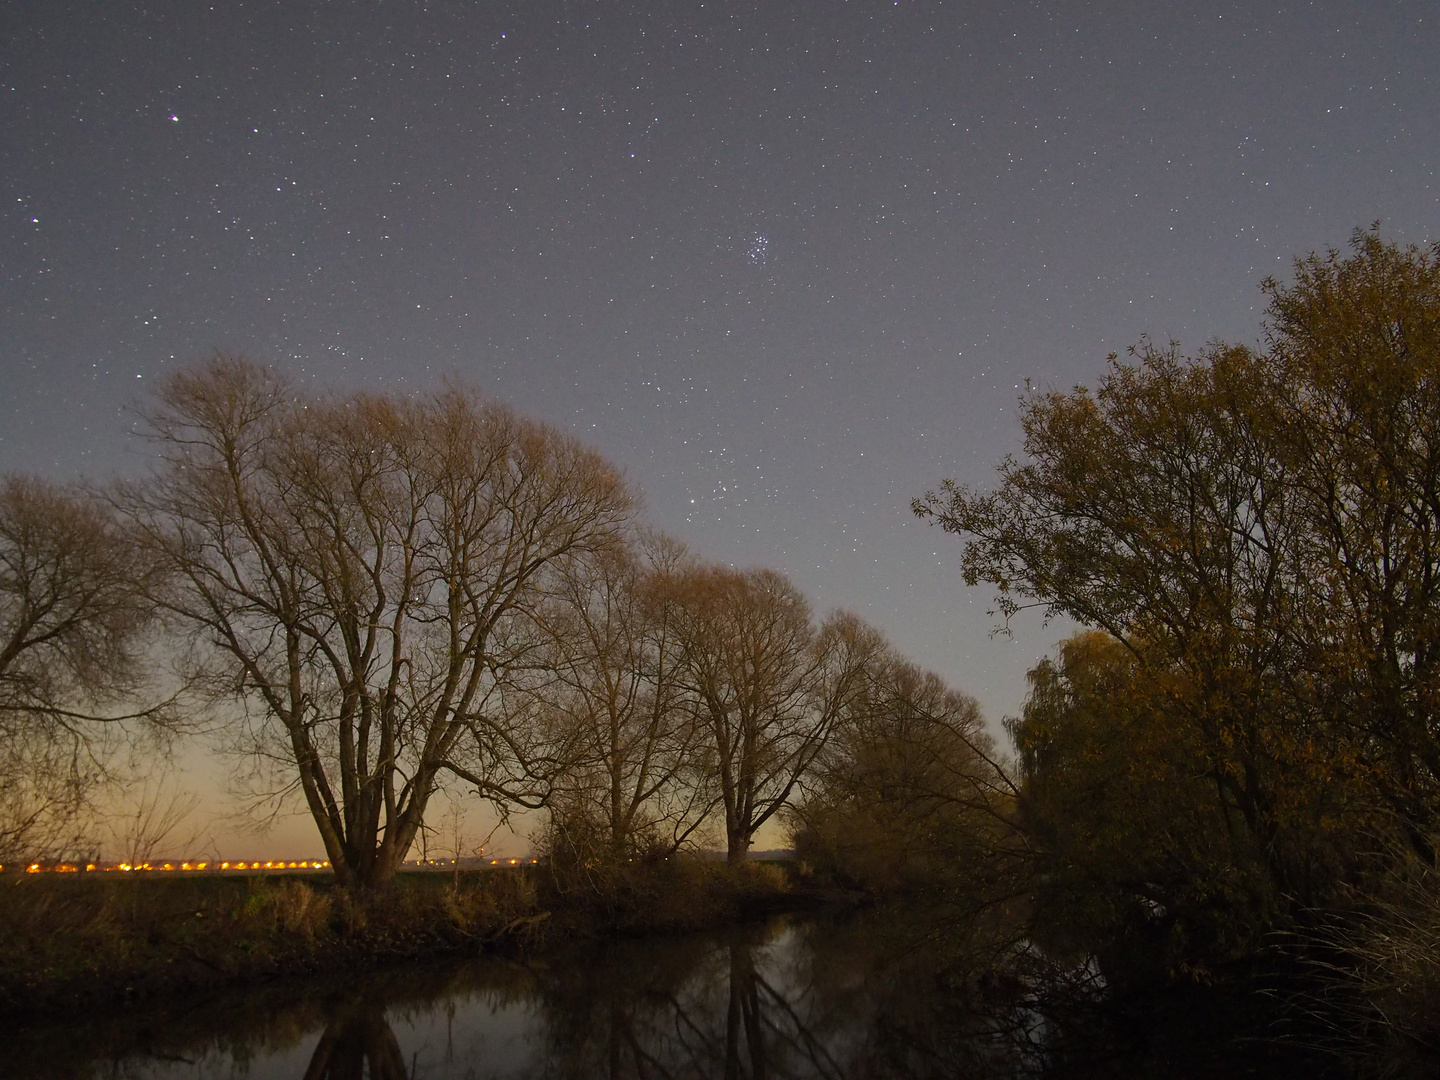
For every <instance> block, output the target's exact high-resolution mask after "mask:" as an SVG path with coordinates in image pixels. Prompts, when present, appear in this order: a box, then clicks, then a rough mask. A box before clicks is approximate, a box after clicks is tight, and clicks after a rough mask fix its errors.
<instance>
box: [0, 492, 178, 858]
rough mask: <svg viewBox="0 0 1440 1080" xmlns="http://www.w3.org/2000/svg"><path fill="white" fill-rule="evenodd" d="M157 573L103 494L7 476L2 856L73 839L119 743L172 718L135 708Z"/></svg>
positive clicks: (46, 849) (1, 591)
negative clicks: (149, 597)
mask: <svg viewBox="0 0 1440 1080" xmlns="http://www.w3.org/2000/svg"><path fill="white" fill-rule="evenodd" d="M154 576H155V575H154V572H153V569H152V568H151V567H150V566H149V565H148V563H147V562H146V560H145V559H144V558H143V556H142V555H141V553H140V552H139V551H138V550H137V548H136V546H135V544H134V543H133V542H132V541H131V538H129V537H127V536H126V535H125V533H124V532H123V530H122V529H121V527H120V525H119V524H118V523H117V521H116V519H115V518H114V516H113V515H112V514H111V513H110V512H109V510H108V508H107V507H106V506H105V505H103V504H102V503H101V502H100V501H99V500H97V499H95V498H93V497H91V496H89V495H86V494H84V493H82V492H79V491H76V490H72V489H68V488H62V487H59V486H57V485H55V484H51V483H48V482H46V481H43V480H38V479H33V478H26V477H17V476H11V477H6V478H4V479H3V480H0V862H11V861H13V860H18V859H28V858H35V857H39V856H41V855H58V854H60V853H61V851H62V849H64V848H66V847H69V846H70V845H71V844H72V842H75V841H78V840H79V839H80V837H79V835H78V832H79V830H81V829H82V828H83V818H84V816H85V815H86V813H87V812H88V811H89V810H90V809H91V803H92V800H93V797H94V795H95V794H96V792H97V791H98V790H99V789H100V788H101V787H103V786H104V785H105V783H106V782H107V781H109V780H110V779H112V778H113V776H114V772H115V767H116V764H117V762H116V757H115V755H116V753H117V751H119V750H120V749H123V748H125V747H126V746H128V745H129V742H130V739H129V737H132V736H137V735H140V734H143V733H144V731H145V730H146V727H147V726H153V725H155V724H158V723H159V722H160V721H163V720H166V719H170V717H169V716H168V714H167V712H166V709H165V708H164V706H153V707H151V708H149V709H137V708H135V707H133V702H134V700H135V698H136V695H137V693H138V692H139V691H140V689H141V688H142V686H143V685H144V680H145V673H146V670H147V665H146V663H145V642H144V640H143V637H144V632H145V630H146V628H147V627H148V625H149V624H150V623H151V622H152V614H153V609H152V608H151V607H150V606H148V605H147V603H146V601H145V593H146V590H147V587H148V586H149V585H150V584H152V583H153V580H154ZM127 705H128V706H131V707H129V708H127Z"/></svg>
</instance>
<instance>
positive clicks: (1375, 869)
mask: <svg viewBox="0 0 1440 1080" xmlns="http://www.w3.org/2000/svg"><path fill="white" fill-rule="evenodd" d="M1264 288H1265V290H1266V292H1267V294H1268V296H1269V308H1268V317H1267V322H1266V329H1265V334H1264V337H1263V340H1262V342H1261V343H1260V344H1259V345H1258V347H1255V348H1250V347H1244V346H1232V345H1224V344H1216V345H1212V346H1211V347H1209V348H1208V349H1206V350H1205V351H1204V352H1202V353H1201V354H1200V355H1199V356H1198V357H1195V358H1186V357H1183V356H1181V355H1180V354H1179V352H1178V351H1177V349H1176V348H1175V347H1173V346H1169V347H1163V348H1162V347H1158V346H1152V345H1148V344H1146V345H1143V346H1142V347H1140V348H1139V349H1137V350H1136V351H1135V353H1134V356H1133V360H1132V361H1131V362H1120V361H1118V360H1117V359H1116V358H1113V357H1112V366H1111V368H1110V371H1109V373H1108V374H1107V375H1106V377H1105V378H1104V379H1103V381H1102V382H1101V384H1100V386H1099V387H1098V389H1096V390H1095V391H1093V392H1092V391H1090V390H1087V389H1085V388H1083V387H1082V388H1077V389H1075V390H1074V391H1071V392H1056V393H1044V394H1036V395H1033V396H1031V397H1029V398H1027V399H1026V401H1025V402H1024V403H1023V404H1022V407H1021V421H1022V424H1023V429H1024V457H1023V459H1007V460H1006V461H1005V462H1004V463H1003V465H1002V466H1001V469H1000V481H999V485H998V487H996V488H995V489H994V490H992V491H989V492H977V491H972V490H969V489H966V488H963V487H961V486H958V485H956V484H953V483H948V484H946V485H945V487H944V489H943V490H942V491H940V492H938V493H933V494H930V495H927V496H926V497H925V498H923V499H921V500H918V501H917V503H916V507H915V509H916V511H917V513H919V514H921V515H922V516H924V517H927V518H929V519H930V520H932V521H934V522H936V523H938V524H940V525H941V526H942V527H943V528H945V529H947V530H949V531H952V532H955V533H959V534H961V535H962V536H963V537H964V538H965V540H966V543H965V548H964V555H963V567H964V573H965V576H966V579H967V581H969V582H971V583H979V582H990V583H993V584H994V585H995V586H997V588H998V590H999V603H1000V611H1001V612H1002V614H1003V615H1004V616H1005V617H1007V618H1008V617H1009V616H1010V615H1012V614H1014V613H1015V612H1017V611H1018V610H1020V609H1021V608H1022V607H1026V606H1031V605H1034V606H1039V607H1040V608H1042V609H1044V610H1045V611H1046V612H1047V613H1049V614H1061V615H1065V616H1068V617H1070V618H1072V619H1074V620H1077V621H1078V622H1080V623H1081V624H1083V625H1084V626H1086V627H1088V628H1091V629H1090V630H1088V631H1087V632H1086V633H1084V634H1082V635H1080V636H1079V637H1076V638H1074V639H1072V640H1071V641H1069V642H1068V643H1066V645H1065V646H1064V647H1063V648H1062V650H1061V652H1060V655H1059V657H1058V658H1057V659H1056V660H1054V661H1047V662H1046V663H1044V664H1042V665H1041V666H1040V667H1038V668H1037V669H1036V670H1035V671H1034V672H1032V676H1031V679H1032V693H1031V696H1030V700H1029V703H1028V705H1027V707H1026V709H1025V712H1024V715H1023V716H1022V717H1021V718H1019V719H1018V720H1016V721H1014V722H1012V724H1011V734H1012V735H1013V737H1014V739H1015V742H1016V746H1017V750H1018V752H1019V764H1020V773H1021V788H1022V791H1021V796H1020V800H1019V804H1018V805H1019V811H1018V817H1017V824H1018V825H1019V827H1020V828H1021V829H1022V831H1023V832H1024V833H1025V835H1026V837H1027V839H1028V842H1029V844H1030V857H1031V859H1032V860H1033V863H1034V865H1035V867H1036V869H1037V870H1039V871H1040V874H1039V877H1038V880H1039V881H1040V882H1041V883H1042V885H1041V887H1040V890H1039V895H1040V897H1041V899H1042V909H1043V910H1046V911H1047V912H1048V915H1047V918H1046V920H1044V921H1046V922H1047V923H1048V925H1050V926H1051V927H1052V928H1054V927H1067V928H1069V929H1070V930H1071V931H1072V933H1073V934H1074V935H1075V938H1076V943H1077V945H1078V946H1080V947H1082V948H1083V949H1086V950H1095V949H1097V948H1107V947H1108V948H1112V949H1121V948H1122V947H1126V948H1128V949H1129V953H1130V955H1131V956H1136V955H1139V954H1142V953H1143V954H1146V955H1149V956H1151V957H1160V958H1162V959H1163V962H1164V963H1166V964H1169V965H1171V966H1172V968H1175V967H1177V966H1183V965H1187V964H1188V965H1191V966H1194V965H1197V964H1206V963H1210V964H1213V963H1215V962H1217V961H1223V960H1226V959H1232V958H1235V957H1239V956H1246V955H1250V954H1252V953H1253V952H1254V951H1255V950H1256V949H1258V948H1260V947H1261V944H1262V943H1263V942H1265V941H1273V940H1274V938H1273V937H1270V936H1267V935H1270V934H1271V933H1272V932H1273V931H1275V930H1277V929H1290V930H1297V929H1299V930H1303V929H1305V928H1306V927H1310V928H1312V929H1313V928H1314V926H1315V925H1316V923H1317V922H1320V923H1325V922H1327V921H1328V920H1330V919H1333V918H1334V917H1335V915H1336V914H1337V913H1338V912H1341V911H1346V910H1353V909H1355V908H1357V907H1359V908H1362V909H1363V908H1364V907H1365V906H1366V904H1367V903H1368V902H1369V901H1368V900H1367V898H1368V897H1372V896H1374V895H1375V894H1376V892H1377V890H1381V889H1383V887H1384V886H1383V884H1382V883H1383V881H1384V879H1385V878H1386V876H1387V875H1393V874H1394V873H1396V872H1397V867H1400V866H1403V865H1404V864H1407V863H1409V864H1415V863H1418V864H1420V865H1422V866H1428V867H1433V866H1434V864H1435V860H1436V851H1437V848H1436V845H1437V835H1440V834H1437V827H1440V248H1433V249H1430V250H1419V249H1414V248H1409V249H1402V248H1398V247H1396V246H1394V245H1390V244H1387V243H1385V242H1383V241H1382V240H1381V239H1380V238H1379V237H1378V236H1377V235H1376V234H1375V233H1374V232H1361V233H1357V234H1356V236H1355V238H1354V240H1353V244H1352V249H1351V251H1350V252H1349V253H1348V254H1341V253H1338V252H1334V251H1332V252H1330V253H1328V254H1327V255H1324V256H1311V257H1309V258H1307V259H1304V260H1302V261H1300V262H1298V263H1297V265H1296V276H1295V280H1294V281H1293V283H1291V284H1289V285H1284V286H1282V285H1281V284H1279V283H1277V282H1275V281H1273V280H1272V281H1267V282H1266V283H1265V286H1264ZM1157 940H1163V942H1164V943H1165V947H1164V948H1161V949H1156V948H1154V946H1155V944H1156V942H1157ZM1142 943H1143V946H1144V947H1143V948H1138V949H1137V948H1135V946H1136V945H1139V944H1142Z"/></svg>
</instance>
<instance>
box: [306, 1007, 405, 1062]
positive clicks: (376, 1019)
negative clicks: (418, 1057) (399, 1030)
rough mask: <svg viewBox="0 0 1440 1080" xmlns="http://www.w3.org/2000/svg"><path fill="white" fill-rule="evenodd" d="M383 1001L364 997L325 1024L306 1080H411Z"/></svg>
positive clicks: (332, 1016) (339, 1011)
mask: <svg viewBox="0 0 1440 1080" xmlns="http://www.w3.org/2000/svg"><path fill="white" fill-rule="evenodd" d="M409 1076H410V1071H409V1070H408V1069H407V1068H406V1067H405V1057H404V1055H403V1054H402V1053H401V1052H400V1042H399V1040H398V1039H396V1038H395V1031H394V1029H393V1028H391V1026H390V1022H389V1021H388V1020H386V1019H385V1006H384V1004H383V1003H382V1002H381V1001H378V1000H376V999H374V998H370V997H365V998H360V999H358V1000H355V1001H351V1002H347V1003H346V1004H345V1005H343V1006H342V1007H341V1008H339V1009H337V1010H336V1011H335V1012H334V1013H333V1014H332V1015H331V1017H330V1020H329V1022H328V1023H326V1025H325V1030H324V1031H323V1032H322V1033H321V1035H320V1041H319V1042H318V1043H316V1044H315V1052H314V1053H313V1054H311V1055H310V1067H309V1068H307V1069H306V1070H305V1080H365V1078H366V1077H369V1078H370V1080H409Z"/></svg>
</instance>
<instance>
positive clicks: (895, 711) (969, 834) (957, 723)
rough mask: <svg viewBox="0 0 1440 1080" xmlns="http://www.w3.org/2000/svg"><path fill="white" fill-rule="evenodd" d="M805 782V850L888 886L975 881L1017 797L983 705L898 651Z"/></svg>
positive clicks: (798, 822)
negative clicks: (987, 730)
mask: <svg viewBox="0 0 1440 1080" xmlns="http://www.w3.org/2000/svg"><path fill="white" fill-rule="evenodd" d="M804 786H805V797H804V799H803V800H802V801H801V802H800V804H799V805H798V806H797V807H796V808H795V809H794V810H793V811H792V812H791V814H790V816H789V824H790V831H791V836H792V842H793V843H794V845H795V851H796V857H797V858H799V859H801V860H802V861H803V862H804V863H805V864H806V865H808V866H809V867H811V868H812V870H816V871H820V872H823V873H826V874H829V875H832V876H835V877H837V878H839V879H840V880H842V881H845V882H848V883H850V884H854V885H861V886H863V887H865V888H868V889H872V890H882V891H883V890H888V889H896V888H914V887H922V886H926V885H934V884H937V883H938V884H948V885H953V884H954V883H955V881H956V879H957V878H961V877H965V878H973V877H974V876H975V875H976V874H977V873H978V872H979V869H980V867H981V865H982V863H983V862H984V861H985V860H986V859H987V858H988V857H989V856H990V855H991V849H992V848H994V847H995V846H996V845H997V843H998V842H999V837H1000V834H1002V833H1003V832H1004V831H1005V829H1004V822H1005V818H1006V816H1007V814H1008V810H1009V806H1010V803H1011V799H1012V795H1013V791H1012V789H1011V788H1010V786H1009V785H1008V783H1007V780H1006V778H1005V775H1004V773H1003V771H1002V769H1001V768H1000V767H999V764H998V762H997V761H996V760H995V750H994V747H993V745H992V740H991V739H990V737H989V736H988V735H987V734H986V733H985V730H984V725H983V721H982V719H981V716H980V710H979V708H978V706H977V705H976V703H975V701H974V700H973V699H972V698H969V697H967V696H966V695H964V694H961V693H959V692H957V691H955V690H952V689H950V688H949V687H947V686H946V685H945V684H944V682H943V681H942V680H941V679H940V678H939V677H938V676H937V675H934V674H932V673H930V672H925V671H921V670H920V669H919V668H917V667H915V666H914V665H913V664H910V663H907V662H906V661H904V660H903V659H901V658H900V657H899V656H897V655H896V654H895V652H894V651H893V650H892V649H890V648H888V647H886V648H882V649H879V650H876V651H875V652H874V654H873V655H872V656H870V658H869V659H868V662H867V663H866V664H865V665H864V668H863V686H862V687H861V689H860V690H859V691H858V692H857V693H855V694H854V695H853V696H852V697H851V699H850V700H849V701H848V702H847V704H846V708H845V709H844V711H843V713H842V714H841V717H840V719H839V720H838V722H837V724H836V729H835V732H834V734H833V735H832V737H831V739H830V741H829V742H828V744H827V746H826V748H825V750H824V751H823V752H822V754H821V755H820V757H819V759H818V760H817V762H816V766H815V768H814V769H813V770H812V771H811V774H810V775H809V776H808V777H807V778H806V780H805V782H804Z"/></svg>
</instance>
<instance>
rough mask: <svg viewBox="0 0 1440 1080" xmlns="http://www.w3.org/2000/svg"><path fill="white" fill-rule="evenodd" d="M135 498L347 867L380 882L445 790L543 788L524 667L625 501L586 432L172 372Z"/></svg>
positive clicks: (189, 617) (248, 368) (352, 880)
mask: <svg viewBox="0 0 1440 1080" xmlns="http://www.w3.org/2000/svg"><path fill="white" fill-rule="evenodd" d="M147 420H148V425H149V433H150V437H151V439H152V440H153V441H154V443H155V444H156V448H157V450H158V451H159V455H160V459H161V464H160V466H159V468H158V469H157V470H156V472H155V473H154V475H153V476H151V477H150V478H149V479H148V480H147V481H145V482H143V483H138V484H134V485H131V486H130V487H129V488H127V489H126V491H125V493H124V502H125V505H126V506H127V507H128V510H129V513H130V515H131V517H132V518H133V520H134V521H135V522H136V523H137V525H138V526H139V527H140V529H141V531H142V532H143V534H144V536H145V538H146V542H147V544H148V551H147V554H148V555H149V556H150V557H152V558H154V559H156V560H157V561H158V562H159V563H160V564H162V565H163V566H164V567H166V568H167V569H168V570H169V571H170V579H169V580H170V582H171V584H170V587H169V588H168V589H167V590H166V591H165V592H163V593H162V594H161V595H160V599H161V601H162V602H163V604H164V605H165V607H166V608H167V609H168V610H169V611H170V612H171V613H172V614H173V615H174V616H175V617H176V618H177V619H179V620H180V621H181V622H182V623H183V624H184V625H187V626H188V627H189V628H190V630H191V633H192V634H193V641H194V644H195V646H196V649H197V655H196V659H197V662H198V663H199V665H200V666H201V668H202V669H203V670H204V672H205V673H206V675H207V678H208V682H207V685H208V688H209V689H210V691H211V693H212V694H213V695H215V697H216V698H218V699H230V700H233V701H235V702H238V703H239V704H240V705H241V706H242V707H243V710H244V714H245V716H246V721H247V722H246V725H245V729H244V735H245V739H246V745H248V747H249V749H250V750H251V751H252V752H253V753H255V754H258V755H261V756H262V757H265V758H267V759H268V760H270V761H272V762H278V763H280V765H281V767H282V769H283V771H284V773H285V774H287V775H288V778H289V784H290V787H291V789H292V790H293V789H295V788H298V790H299V792H300V793H301V794H302V795H303V798H304V800H305V804H306V806H307V807H308V809H309V811H310V814H311V816H312V817H313V818H314V820H315V824H316V826H317V827H318V829H319V831H320V836H321V839H322V840H323V842H324V844H325V849H326V852H327V854H328V855H329V857H330V862H331V865H332V866H333V867H334V868H335V872H336V875H337V877H338V879H339V880H340V881H341V882H342V883H345V884H348V885H354V886H358V887H375V886H379V885H383V884H384V883H385V882H386V881H387V880H389V879H390V878H391V877H392V876H393V875H394V873H395V872H396V870H397V869H398V867H399V865H400V863H401V862H402V860H403V859H404V858H405V855H406V853H407V851H408V850H409V848H410V846H411V844H412V843H413V841H414V839H415V837H416V834H417V832H418V830H419V829H420V828H421V826H422V824H423V820H424V815H425V810H426V806H427V803H428V801H429V799H430V797H431V795H432V794H433V793H434V792H435V791H436V789H437V787H438V786H439V785H440V784H441V783H442V782H445V781H447V780H452V781H456V782H460V783H463V784H465V785H467V786H469V787H471V788H473V789H474V790H475V791H476V792H477V793H478V794H479V795H480V796H482V797H484V798H487V799H489V800H491V801H492V802H493V803H494V804H495V805H497V806H498V807H499V808H500V809H501V810H502V811H505V810H508V809H510V808H512V807H515V806H517V805H518V806H531V807H533V806H537V805H539V804H540V803H541V802H543V800H544V798H545V795H546V790H547V786H548V784H549V782H550V781H551V779H552V778H553V776H554V775H555V774H556V772H557V771H558V770H559V769H560V767H561V765H563V764H564V763H563V762H561V761H559V760H557V757H556V754H555V753H554V748H553V747H551V746H548V745H547V744H546V742H545V740H544V738H543V733H542V732H540V731H539V730H538V728H537V726H536V725H535V724H534V722H533V716H532V715H531V714H530V713H528V712H527V711H526V710H523V709H512V708H510V707H509V706H508V702H507V692H508V690H509V688H510V687H511V686H512V685H513V681H514V680H513V676H514V674H515V673H516V672H517V671H522V670H524V669H525V668H526V666H527V665H528V664H529V662H530V658H531V655H532V653H533V650H534V649H535V648H536V643H537V633H536V631H535V617H536V614H537V609H538V607H539V606H540V604H541V603H542V599H543V597H544V596H545V594H546V592H547V589H548V588H549V587H550V585H551V583H552V581H553V579H554V578H555V576H556V574H557V573H558V572H559V571H560V570H561V568H562V567H563V566H564V565H565V564H566V563H567V562H568V561H569V560H573V559H577V558H580V557H582V556H586V555H589V554H593V553H595V552H597V551H599V550H602V549H605V548H607V547H609V546H611V545H613V544H615V543H616V542H617V537H618V535H619V532H620V530H621V528H622V526H623V525H624V523H625V521H626V519H627V516H628V514H629V513H630V507H631V500H630V498H629V496H628V494H627V492H626V490H625V486H624V484H623V483H622V481H621V479H620V477H619V476H618V474H617V473H616V472H615V470H613V469H612V468H611V467H610V466H609V465H608V464H607V463H606V462H605V461H604V460H602V459H601V458H600V457H599V456H598V455H596V454H595V453H593V452H592V451H590V450H588V449H586V448H585V447H583V446H581V445H580V444H579V443H578V442H576V441H575V440H574V439H572V438H570V437H568V436H566V435H563V434H561V433H560V432H558V431H556V430H554V429H552V428H549V427H546V426H544V425H541V424H538V423H535V422H532V421H529V420H526V419H523V418H521V417H519V416H517V415H516V414H515V413H513V412H512V411H511V410H509V409H508V408H505V407H503V406H500V405H495V404H485V403H482V402H480V401H478V400H476V399H475V398H474V397H473V396H471V395H470V394H468V393H465V392H462V391H459V390H453V389H451V390H446V391H443V392H440V393H437V394H433V395H430V396H428V397H420V398H412V397H405V396H400V395H369V394H356V395H351V396H348V397H332V396H311V395H306V394H303V393H301V392H300V391H298V390H297V389H296V388H295V387H293V386H291V385H289V384H288V383H286V382H285V381H284V380H283V379H281V378H279V377H278V376H277V375H275V374H274V373H273V372H271V371H269V370H267V369H264V368H261V367H259V366H257V365H255V364H253V363H250V362H247V361H245V360H243V359H237V358H227V357H218V358H216V359H215V360H214V361H212V362H211V363H209V364H208V365H205V366H203V367H200V368H197V369H194V370H188V371H183V372H180V373H178V374H176V375H173V376H172V377H170V378H169V379H168V380H167V381H166V382H165V383H164V385H163V387H162V388H161V390H160V393H159V398H158V401H157V403H156V404H155V406H154V407H153V408H152V409H151V410H150V411H149V412H148V414H147Z"/></svg>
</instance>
